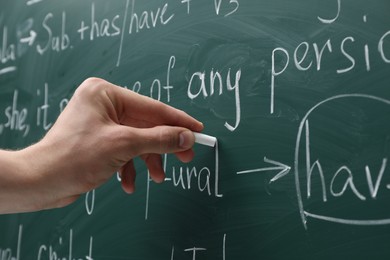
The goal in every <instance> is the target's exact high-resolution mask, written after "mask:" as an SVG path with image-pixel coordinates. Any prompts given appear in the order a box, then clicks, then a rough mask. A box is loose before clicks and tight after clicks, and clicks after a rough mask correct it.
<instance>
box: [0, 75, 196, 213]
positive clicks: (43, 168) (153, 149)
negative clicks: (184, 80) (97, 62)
mask: <svg viewBox="0 0 390 260" xmlns="http://www.w3.org/2000/svg"><path fill="white" fill-rule="evenodd" d="M202 130H203V124H202V123H201V122H199V121H198V120H196V119H194V118H192V117H191V116H189V115H188V114H186V113H184V112H183V111H181V110H178V109H175V108H173V107H170V106H168V105H166V104H163V103H161V102H158V101H156V100H153V99H151V98H148V97H145V96H142V95H139V94H137V93H134V92H132V91H130V90H127V89H124V88H121V87H118V86H115V85H113V84H111V83H109V82H107V81H104V80H102V79H98V78H90V79H87V80H86V81H84V82H83V83H82V84H81V85H80V86H79V87H78V89H77V90H76V92H75V93H74V95H73V97H72V99H71V100H70V102H69V104H68V105H67V107H66V108H65V110H64V111H63V112H62V113H61V114H60V116H59V117H58V119H57V121H56V122H55V124H54V125H53V127H52V128H51V129H50V130H49V132H48V133H47V134H46V135H45V136H44V138H43V139H42V140H41V141H39V142H37V143H36V144H34V145H31V146H29V147H27V148H25V149H23V150H19V151H0V165H1V171H0V213H3V214H4V213H18V212H30V211H38V210H43V209H50V208H58V207H64V206H66V205H69V204H71V203H73V202H74V201H75V200H77V198H78V197H79V196H80V195H82V194H84V193H86V192H88V191H90V190H92V189H95V188H97V187H99V186H100V185H102V184H104V183H105V182H106V181H108V180H109V179H110V178H111V177H112V175H113V174H114V173H115V172H117V171H118V172H119V173H120V175H121V182H122V188H123V190H124V191H125V192H127V193H133V192H134V190H135V184H134V183H135V177H136V172H135V168H134V164H133V158H135V157H137V156H140V157H141V158H142V159H143V160H144V162H145V164H146V166H147V168H148V169H149V171H150V176H151V178H152V179H153V180H154V181H155V182H157V183H160V182H163V180H164V178H165V173H164V171H163V168H162V163H161V154H165V153H174V154H176V156H177V158H178V159H179V160H181V161H183V162H189V161H191V160H192V158H193V157H194V153H193V150H192V146H193V145H194V141H195V138H194V135H193V133H192V131H194V132H201V131H202Z"/></svg>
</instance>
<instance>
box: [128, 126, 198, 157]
mask: <svg viewBox="0 0 390 260" xmlns="http://www.w3.org/2000/svg"><path fill="white" fill-rule="evenodd" d="M132 131H133V133H132V134H131V135H130V138H134V137H136V138H135V139H136V140H129V141H130V142H131V144H130V146H132V147H130V149H132V150H133V152H135V153H136V155H141V154H146V153H156V154H165V153H176V152H181V151H186V150H189V149H191V148H192V146H193V145H194V143H195V136H194V134H193V133H192V132H191V131H190V130H188V129H186V128H182V127H174V126H156V127H153V128H132Z"/></svg>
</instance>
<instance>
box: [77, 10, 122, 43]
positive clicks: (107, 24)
mask: <svg viewBox="0 0 390 260" xmlns="http://www.w3.org/2000/svg"><path fill="white" fill-rule="evenodd" d="M119 18H120V16H119V15H115V16H114V17H112V18H111V19H108V18H104V19H100V20H98V19H97V18H96V14H95V3H92V5H91V20H90V23H88V22H86V21H84V20H82V21H81V24H80V28H79V29H78V30H77V32H78V33H79V34H80V39H81V40H84V37H85V34H87V35H89V40H90V41H93V40H94V39H96V38H100V37H114V36H118V35H119V34H120V33H121V29H120V28H119V25H118V24H117V23H118V19H119ZM88 32H89V33H88Z"/></svg>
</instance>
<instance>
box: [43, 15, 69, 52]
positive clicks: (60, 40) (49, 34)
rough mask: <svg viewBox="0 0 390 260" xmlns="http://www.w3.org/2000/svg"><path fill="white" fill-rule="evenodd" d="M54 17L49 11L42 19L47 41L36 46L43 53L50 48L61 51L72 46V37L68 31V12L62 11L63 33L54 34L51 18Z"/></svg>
mask: <svg viewBox="0 0 390 260" xmlns="http://www.w3.org/2000/svg"><path fill="white" fill-rule="evenodd" d="M54 18H55V17H54V15H53V14H52V13H48V14H47V15H46V16H45V18H44V19H43V21H42V27H43V29H44V30H45V32H46V35H45V37H46V41H45V43H44V44H42V45H41V44H40V43H39V44H38V45H37V47H36V50H37V52H38V53H39V54H41V55H43V54H44V53H46V52H47V51H49V50H51V51H55V52H61V51H64V50H67V49H69V48H70V47H71V45H70V44H71V43H70V37H69V35H68V33H67V32H66V13H65V12H62V19H61V33H60V35H57V36H55V35H54V34H53V28H52V27H51V22H52V21H51V20H52V19H54Z"/></svg>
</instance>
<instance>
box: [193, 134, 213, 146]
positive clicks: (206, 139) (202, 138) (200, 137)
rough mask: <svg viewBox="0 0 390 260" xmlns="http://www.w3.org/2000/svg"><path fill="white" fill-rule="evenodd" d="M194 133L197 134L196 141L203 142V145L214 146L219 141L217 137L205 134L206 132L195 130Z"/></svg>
mask: <svg viewBox="0 0 390 260" xmlns="http://www.w3.org/2000/svg"><path fill="white" fill-rule="evenodd" d="M193 133H194V136H195V143H198V144H203V145H207V146H211V147H214V146H215V144H216V143H217V138H216V137H214V136H211V135H205V134H201V133H195V132H193Z"/></svg>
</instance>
